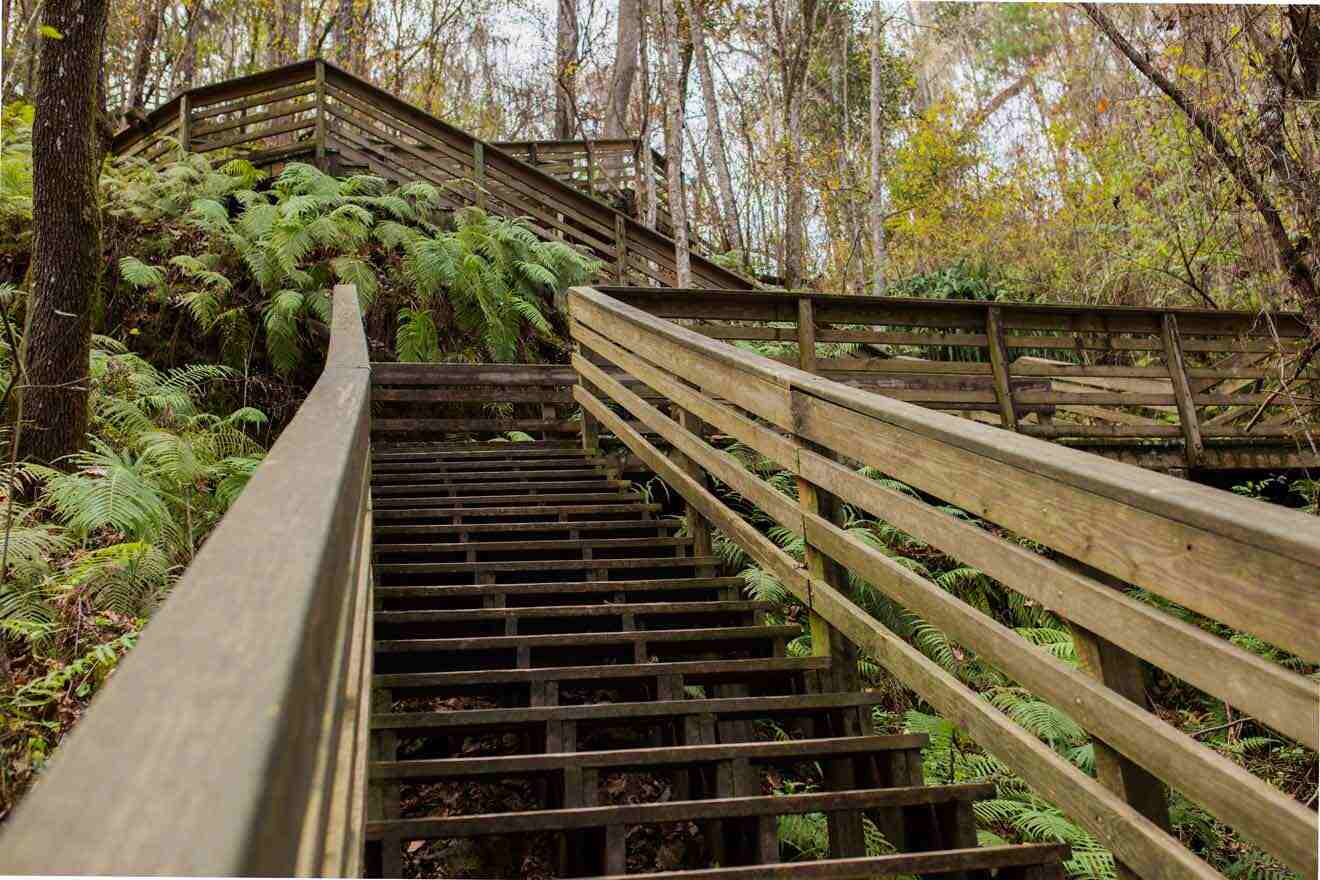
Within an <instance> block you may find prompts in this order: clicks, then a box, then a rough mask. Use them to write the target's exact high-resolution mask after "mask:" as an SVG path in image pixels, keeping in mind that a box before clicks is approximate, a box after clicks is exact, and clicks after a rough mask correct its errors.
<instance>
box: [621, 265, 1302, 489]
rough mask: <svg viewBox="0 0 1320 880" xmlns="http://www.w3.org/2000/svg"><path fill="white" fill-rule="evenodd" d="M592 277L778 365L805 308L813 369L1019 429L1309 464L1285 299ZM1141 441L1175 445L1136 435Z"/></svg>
mask: <svg viewBox="0 0 1320 880" xmlns="http://www.w3.org/2000/svg"><path fill="white" fill-rule="evenodd" d="M600 289H601V290H602V291H603V292H605V293H607V294H609V295H611V296H616V297H617V298H619V299H620V300H622V301H624V302H627V303H630V304H632V305H635V306H637V307H639V308H642V309H644V310H646V311H647V312H649V313H651V314H655V315H658V316H661V317H666V318H671V319H674V320H679V321H685V322H688V325H689V326H690V327H691V328H692V329H693V330H696V331H697V332H700V333H702V334H704V335H706V336H709V337H712V338H716V339H723V340H725V341H729V342H734V343H738V344H743V345H748V344H755V345H759V346H761V347H762V348H767V350H770V351H772V352H773V351H774V350H776V349H782V351H783V353H782V354H780V355H778V356H774V357H775V359H777V360H780V361H781V362H786V363H796V362H797V359H798V351H797V347H798V343H799V329H800V327H801V321H800V315H801V314H803V313H804V310H809V311H810V314H811V315H812V323H813V327H812V329H813V330H814V342H813V345H814V346H816V347H821V346H824V348H823V349H822V350H823V351H829V350H831V348H830V347H832V350H833V351H834V354H833V356H824V355H822V356H819V357H816V358H815V359H814V361H813V366H812V367H811V369H812V372H816V373H818V374H820V375H822V376H825V377H827V378H830V379H834V380H835V381H839V382H843V383H845V384H849V385H854V386H857V387H861V388H865V389H866V390H869V391H873V392H876V393H879V394H883V395H885V396H888V397H892V398H897V399H899V400H906V401H909V402H912V403H919V404H921V405H923V406H927V407H930V408H934V409H940V410H945V411H954V412H959V413H960V414H962V415H964V416H965V417H967V418H971V419H974V420H977V421H982V422H986V423H989V424H995V425H1000V426H1003V427H1007V428H1010V429H1012V430H1014V431H1016V432H1018V433H1021V434H1028V435H1032V436H1037V437H1045V438H1050V439H1059V440H1066V441H1068V442H1071V443H1074V444H1083V445H1090V446H1092V447H1096V448H1100V447H1099V444H1106V443H1107V444H1124V443H1125V444H1127V446H1126V451H1127V452H1129V453H1131V454H1132V455H1134V456H1135V455H1138V454H1139V455H1140V456H1141V461H1140V463H1144V464H1148V465H1150V466H1155V467H1164V468H1176V469H1184V468H1188V467H1192V468H1197V467H1221V468H1225V467H1233V466H1235V465H1237V464H1239V463H1240V462H1241V461H1242V459H1243V455H1244V453H1250V452H1251V451H1252V450H1251V449H1250V448H1246V447H1247V446H1248V445H1255V446H1257V447H1261V448H1262V452H1261V454H1262V455H1265V459H1262V461H1261V463H1262V464H1268V465H1269V466H1273V467H1302V466H1309V465H1313V464H1316V463H1320V454H1318V453H1317V449H1316V444H1315V441H1314V440H1313V439H1312V438H1314V437H1317V436H1320V408H1317V405H1316V401H1315V393H1314V384H1313V383H1314V382H1315V380H1316V379H1317V378H1320V368H1318V367H1317V366H1314V365H1310V364H1307V363H1306V362H1305V357H1306V356H1307V349H1306V347H1305V341H1306V338H1307V333H1308V331H1307V328H1306V325H1305V323H1304V322H1303V321H1302V319H1301V317H1300V316H1299V315H1297V314H1294V313H1273V314H1255V313H1248V312H1230V311H1215V310H1206V309H1147V308H1131V307H1121V306H1111V307H1103V306H1072V305H1055V304H1031V303H1010V302H970V301H966V300H930V299H916V298H898V297H859V296H839V295H828V294H806V293H791V294H785V293H773V292H763V291H715V292H711V291H703V292H701V294H700V295H696V292H695V291H672V290H659V289H641V288H611V287H602V288H600ZM772 356H773V355H772ZM1152 442H1153V443H1163V444H1165V445H1166V446H1167V445H1168V444H1171V443H1176V444H1178V448H1175V449H1173V450H1168V449H1162V448H1160V447H1159V446H1155V445H1146V446H1144V447H1134V445H1133V444H1150V443H1152ZM1114 448H1117V449H1120V450H1121V449H1123V448H1124V447H1111V449H1110V451H1111V453H1112V451H1113V449H1114Z"/></svg>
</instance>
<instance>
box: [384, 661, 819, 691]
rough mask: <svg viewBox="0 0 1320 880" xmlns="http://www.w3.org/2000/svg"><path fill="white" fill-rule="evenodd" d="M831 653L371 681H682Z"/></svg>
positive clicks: (781, 667)
mask: <svg viewBox="0 0 1320 880" xmlns="http://www.w3.org/2000/svg"><path fill="white" fill-rule="evenodd" d="M829 667H830V658H829V657H756V658H754V659H751V660H677V661H671V662H659V663H616V664H612V665H605V666H540V667H536V668H534V669H481V670H475V671H471V672H398V673H385V674H378V675H376V676H374V678H373V684H374V685H375V686H376V687H379V688H389V689H393V690H401V689H415V688H426V689H433V690H441V689H444V688H449V687H472V686H478V685H501V684H503V685H513V684H533V683H537V682H549V681H553V682H560V683H561V684H562V683H564V682H570V683H571V682H578V681H604V680H607V679H608V680H619V679H647V678H658V677H660V676H682V678H683V680H684V681H685V682H691V683H706V682H715V681H740V680H744V679H748V678H767V677H772V676H783V675H794V674H799V673H805V672H814V671H817V670H821V669H829Z"/></svg>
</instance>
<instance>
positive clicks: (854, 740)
mask: <svg viewBox="0 0 1320 880" xmlns="http://www.w3.org/2000/svg"><path fill="white" fill-rule="evenodd" d="M928 742H929V738H928V737H927V736H926V735H925V734H891V735H887V736H844V737H827V738H821V739H797V740H781V741H773V742H742V743H717V744H715V745H696V746H669V747H665V748H652V749H611V750H605V751H596V752H558V753H552V754H540V755H507V756H501V757H484V756H483V757H478V758H432V759H429V760H418V761H377V762H374V763H372V764H371V767H370V772H371V776H372V777H373V778H376V779H427V780H433V779H476V778H479V777H482V776H526V775H531V774H544V773H556V772H560V771H562V770H565V769H569V768H594V769H603V768H622V767H626V768H629V769H642V768H651V767H673V766H685V767H686V766H699V765H702V764H717V763H721V762H724V761H732V760H737V759H744V760H748V761H751V762H752V763H753V764H759V763H775V762H784V761H806V760H813V759H819V758H828V757H844V756H852V755H869V754H872V753H875V752H881V751H919V750H921V749H922V748H923V747H925V746H926V745H927V744H928Z"/></svg>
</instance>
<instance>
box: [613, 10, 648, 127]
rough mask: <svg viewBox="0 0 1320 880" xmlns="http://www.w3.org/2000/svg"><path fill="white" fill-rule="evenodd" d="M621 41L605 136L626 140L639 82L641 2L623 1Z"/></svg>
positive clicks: (615, 65) (620, 18)
mask: <svg viewBox="0 0 1320 880" xmlns="http://www.w3.org/2000/svg"><path fill="white" fill-rule="evenodd" d="M618 35H619V41H618V46H617V47H616V48H615V50H614V72H613V74H612V75H611V77H610V93H609V97H608V99H607V101H606V103H605V136H606V137H612V138H621V137H626V136H627V134H628V105H629V104H630V103H631V101H632V87H633V80H634V79H636V78H637V49H638V46H639V45H640V43H641V38H642V4H641V0H619V31H618Z"/></svg>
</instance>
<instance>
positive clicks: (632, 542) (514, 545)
mask: <svg viewBox="0 0 1320 880" xmlns="http://www.w3.org/2000/svg"><path fill="white" fill-rule="evenodd" d="M692 543H693V539H692V538H661V537H658V536H655V535H649V536H645V537H641V538H566V539H563V540H558V541H451V542H448V543H444V544H430V543H423V542H421V541H418V542H417V543H415V544H408V543H402V544H376V545H375V546H373V547H372V549H373V550H374V551H375V552H376V555H378V556H379V555H380V554H382V553H513V552H518V551H523V552H527V553H541V552H545V551H550V550H609V549H618V548H625V547H690V546H691V545H692Z"/></svg>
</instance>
